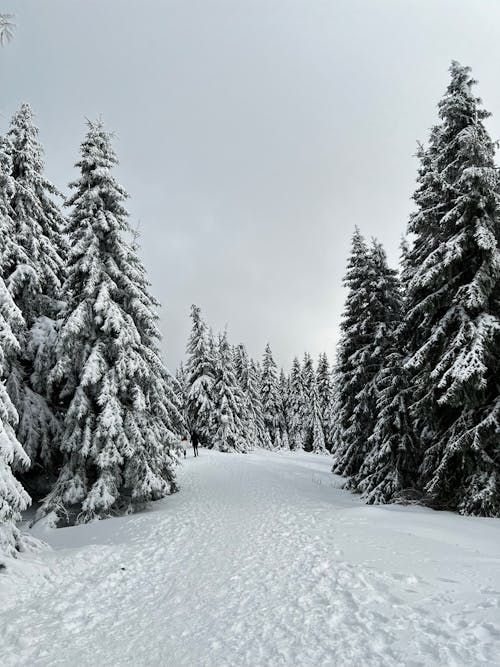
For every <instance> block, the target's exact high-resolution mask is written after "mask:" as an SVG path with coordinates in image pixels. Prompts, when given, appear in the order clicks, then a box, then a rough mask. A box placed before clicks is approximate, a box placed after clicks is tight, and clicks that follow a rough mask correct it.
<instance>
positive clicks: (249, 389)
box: [246, 359, 272, 449]
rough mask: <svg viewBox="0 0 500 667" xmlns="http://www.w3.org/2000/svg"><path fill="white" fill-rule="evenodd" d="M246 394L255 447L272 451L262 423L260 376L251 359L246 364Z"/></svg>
mask: <svg viewBox="0 0 500 667" xmlns="http://www.w3.org/2000/svg"><path fill="white" fill-rule="evenodd" d="M246 394H247V396H248V402H249V409H250V411H251V414H252V415H253V421H254V424H255V430H256V436H257V439H256V443H257V446H258V447H262V448H263V449H272V443H271V438H270V435H269V432H268V430H267V428H266V426H265V422H264V408H263V406H262V399H261V374H260V372H259V369H258V367H257V364H256V363H255V361H254V360H253V359H250V360H249V364H248V377H247V382H246Z"/></svg>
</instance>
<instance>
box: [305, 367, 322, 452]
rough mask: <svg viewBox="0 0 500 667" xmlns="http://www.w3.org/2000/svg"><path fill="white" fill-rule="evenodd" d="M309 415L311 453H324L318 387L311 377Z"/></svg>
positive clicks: (314, 379)
mask: <svg viewBox="0 0 500 667" xmlns="http://www.w3.org/2000/svg"><path fill="white" fill-rule="evenodd" d="M309 403H310V413H311V417H310V418H311V421H312V429H311V430H312V433H311V451H312V452H313V453H314V454H324V453H326V446H325V435H324V432H323V424H322V423H321V411H320V400H319V392H318V386H317V384H316V378H315V377H314V375H313V376H312V386H311V396H310V400H309Z"/></svg>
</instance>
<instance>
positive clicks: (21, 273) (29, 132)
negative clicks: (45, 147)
mask: <svg viewBox="0 0 500 667" xmlns="http://www.w3.org/2000/svg"><path fill="white" fill-rule="evenodd" d="M0 152H2V153H3V154H4V156H7V159H8V160H9V161H10V169H11V175H12V179H11V184H12V189H11V194H10V200H9V208H10V220H11V232H10V233H11V242H10V243H8V244H7V245H6V246H5V247H4V249H3V252H2V269H1V271H2V277H3V279H4V280H5V283H6V285H7V287H8V289H9V291H10V293H11V294H12V296H13V298H14V301H15V303H16V305H17V306H18V308H19V309H20V311H21V314H22V316H23V320H24V323H25V326H24V328H23V330H22V331H21V335H20V342H21V346H20V350H19V354H18V356H17V359H16V360H13V362H12V364H11V366H10V369H9V377H8V380H7V389H8V392H9V395H10V397H11V399H12V401H13V403H14V405H15V407H16V409H17V412H18V414H19V422H18V427H17V436H18V439H19V440H20V441H21V442H22V443H23V447H24V449H25V451H26V453H27V454H28V456H29V458H30V460H31V464H32V465H33V466H34V467H33V469H32V471H31V472H30V474H29V484H30V487H31V488H33V489H34V490H35V491H38V492H43V491H45V490H46V489H44V486H45V484H46V480H45V475H46V474H47V473H48V474H49V475H50V474H53V470H52V468H53V466H54V462H53V450H54V448H53V445H54V443H56V442H57V439H58V437H59V420H58V418H57V417H56V415H55V414H54V410H53V406H51V405H50V402H49V401H48V400H47V383H48V376H49V373H50V370H51V368H52V367H53V365H54V363H55V343H56V338H57V326H58V325H57V320H58V318H59V314H60V309H61V305H62V304H61V301H60V299H61V284H62V280H63V279H64V271H65V262H66V257H67V244H66V240H65V238H64V234H63V231H64V224H65V222H64V218H63V216H62V214H61V212H60V210H59V208H58V206H57V205H56V203H55V201H54V197H55V196H58V195H59V193H58V192H57V190H56V188H55V187H54V186H53V185H52V184H51V183H50V182H49V181H48V180H47V179H46V177H45V176H44V163H43V151H42V147H41V145H40V143H39V140H38V129H37V128H36V127H35V125H34V122H33V113H32V111H31V108H30V107H29V105H27V104H24V105H22V107H21V108H20V110H19V111H18V112H17V113H16V114H15V115H14V117H13V118H12V122H11V126H10V129H9V132H8V135H7V137H6V138H5V139H4V140H3V141H2V145H1V146H0ZM4 160H5V157H4Z"/></svg>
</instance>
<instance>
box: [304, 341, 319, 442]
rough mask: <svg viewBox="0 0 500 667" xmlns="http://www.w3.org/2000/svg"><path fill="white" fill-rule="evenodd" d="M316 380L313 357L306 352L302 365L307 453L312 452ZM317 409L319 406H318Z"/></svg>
mask: <svg viewBox="0 0 500 667" xmlns="http://www.w3.org/2000/svg"><path fill="white" fill-rule="evenodd" d="M314 385H315V378H314V365H313V360H312V357H311V355H310V354H309V353H308V352H306V353H305V354H304V363H303V364H302V386H303V389H304V404H303V410H304V412H303V425H302V426H303V432H304V436H303V437H304V449H305V450H306V451H307V452H310V451H312V446H313V445H312V443H313V431H314V421H315V414H314V408H313V392H314V388H315V387H314ZM316 407H317V406H316Z"/></svg>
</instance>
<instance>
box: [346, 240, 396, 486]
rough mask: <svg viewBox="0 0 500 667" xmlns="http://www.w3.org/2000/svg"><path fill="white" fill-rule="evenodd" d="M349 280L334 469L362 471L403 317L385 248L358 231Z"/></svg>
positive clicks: (347, 474)
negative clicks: (379, 383)
mask: <svg viewBox="0 0 500 667" xmlns="http://www.w3.org/2000/svg"><path fill="white" fill-rule="evenodd" d="M345 284H346V286H347V287H348V289H349V293H348V296H347V302H346V309H345V313H344V320H343V323H342V329H343V338H342V340H341V344H340V349H339V364H340V366H339V373H340V375H339V377H338V386H339V404H340V406H339V407H340V415H339V422H340V431H339V436H338V437H339V448H338V450H337V451H336V454H335V466H334V471H335V472H337V473H340V474H343V475H345V476H347V477H353V476H355V475H357V473H358V472H359V469H360V468H361V466H362V464H363V461H364V458H365V456H366V454H367V452H368V449H369V444H368V438H369V437H370V435H371V434H372V432H373V429H374V427H375V421H376V417H377V391H376V387H375V379H376V377H377V375H378V372H379V371H380V369H381V367H382V364H383V361H384V358H385V351H386V348H387V343H388V340H389V338H388V335H389V334H390V332H391V331H392V330H393V328H394V326H395V323H396V322H397V318H398V316H399V307H400V295H399V283H398V280H397V276H396V272H395V271H393V270H392V269H390V268H389V267H388V266H387V260H386V256H385V252H384V250H383V248H382V246H381V245H380V244H379V243H378V242H376V241H374V242H373V244H372V246H371V248H370V250H368V249H367V248H366V245H365V244H364V241H363V239H362V237H361V236H360V234H359V232H358V231H357V230H356V232H355V235H354V238H353V251H352V255H351V259H350V261H349V265H348V272H347V276H346V280H345Z"/></svg>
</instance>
